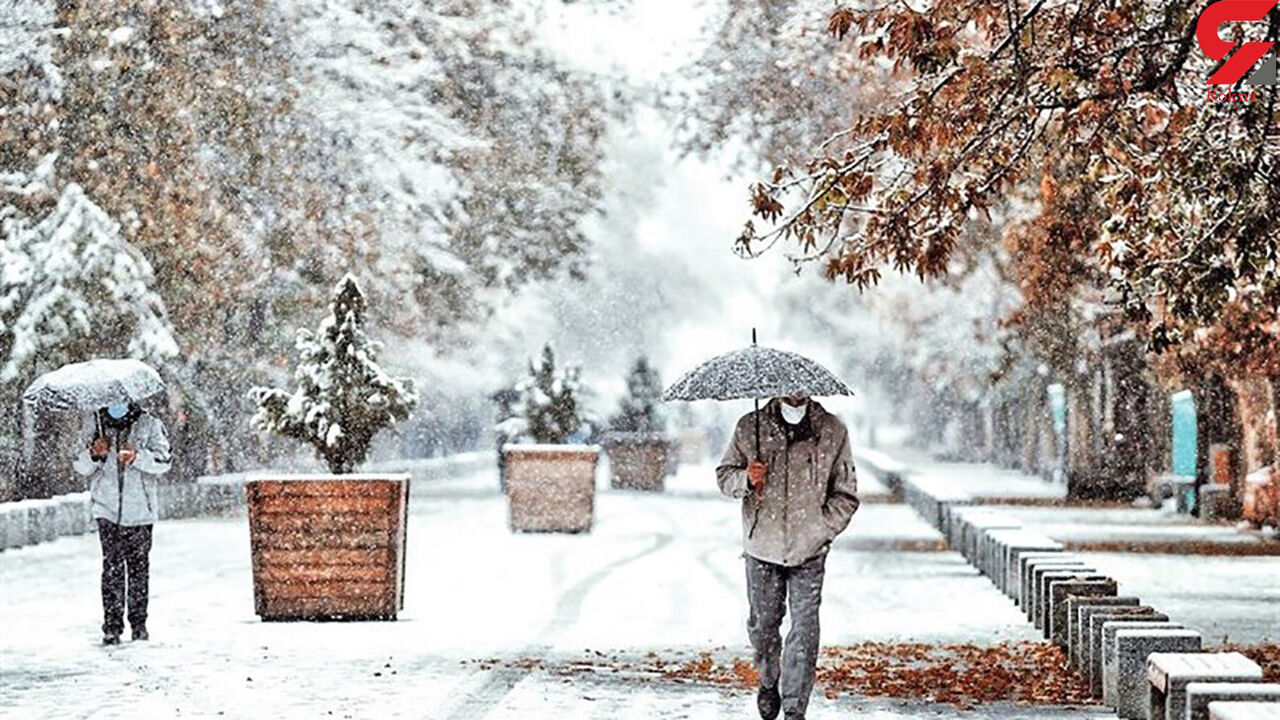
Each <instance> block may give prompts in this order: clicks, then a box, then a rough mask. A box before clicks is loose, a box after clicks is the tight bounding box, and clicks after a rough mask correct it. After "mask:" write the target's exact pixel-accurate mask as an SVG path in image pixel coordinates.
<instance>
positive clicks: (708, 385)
mask: <svg viewBox="0 0 1280 720" xmlns="http://www.w3.org/2000/svg"><path fill="white" fill-rule="evenodd" d="M852 394H853V390H850V389H849V386H848V385H845V384H844V382H842V381H841V380H840V378H837V377H836V376H835V375H834V374H832V373H831V371H830V370H828V369H826V368H824V367H822V366H821V365H819V364H818V363H816V362H814V361H813V360H810V359H809V358H807V357H805V356H803V355H797V354H796V353H793V352H787V351H786V350H777V349H774V348H769V347H762V346H759V345H755V344H752V345H751V346H750V347H746V348H743V349H741V350H734V351H733V352H728V353H725V354H723V355H718V356H716V357H713V358H711V359H710V360H708V361H706V362H704V363H702V364H701V365H699V366H698V367H696V368H694V369H692V370H690V371H689V372H687V373H685V374H684V376H683V377H681V378H680V379H679V380H677V381H676V382H675V383H674V384H673V385H672V386H671V387H669V388H667V391H666V392H665V393H664V394H663V396H662V399H663V400H666V401H671V400H736V399H739V398H768V397H785V396H787V395H804V396H806V397H812V396H815V395H852Z"/></svg>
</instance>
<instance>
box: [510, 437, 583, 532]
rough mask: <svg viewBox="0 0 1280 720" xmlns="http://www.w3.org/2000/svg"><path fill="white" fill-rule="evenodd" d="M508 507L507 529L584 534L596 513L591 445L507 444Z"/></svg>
mask: <svg viewBox="0 0 1280 720" xmlns="http://www.w3.org/2000/svg"><path fill="white" fill-rule="evenodd" d="M502 451H503V455H504V457H505V464H506V474H507V501H508V502H507V505H508V507H509V509H510V524H511V529H512V530H524V531H533V532H586V531H588V530H590V529H591V522H592V519H593V517H594V511H595V494H596V489H595V488H596V465H597V463H598V462H599V459H600V449H599V448H598V447H596V446H594V445H507V446H505V447H504V448H503V450H502Z"/></svg>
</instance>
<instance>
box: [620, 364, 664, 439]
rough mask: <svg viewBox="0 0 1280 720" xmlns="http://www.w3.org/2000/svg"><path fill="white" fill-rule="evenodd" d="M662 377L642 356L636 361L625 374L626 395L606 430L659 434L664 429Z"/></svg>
mask: <svg viewBox="0 0 1280 720" xmlns="http://www.w3.org/2000/svg"><path fill="white" fill-rule="evenodd" d="M662 391H663V387H662V378H661V377H659V375H658V371H657V369H656V368H654V367H653V366H652V365H650V364H649V359H648V358H647V357H645V356H643V355H641V356H640V357H639V358H636V362H635V364H634V365H632V366H631V372H630V373H628V375H627V394H626V395H624V396H623V397H622V400H621V402H620V403H619V407H618V414H617V415H614V416H613V417H612V418H611V419H610V421H609V427H610V428H611V429H613V430H618V431H622V432H643V433H659V432H662V431H663V430H665V429H666V423H665V421H664V420H663V417H662V411H661V405H662Z"/></svg>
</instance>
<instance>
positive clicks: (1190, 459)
mask: <svg viewBox="0 0 1280 720" xmlns="http://www.w3.org/2000/svg"><path fill="white" fill-rule="evenodd" d="M1169 404H1170V405H1171V406H1172V408H1173V457H1172V459H1171V460H1172V462H1171V465H1172V467H1173V474H1174V475H1182V476H1186V477H1194V476H1195V474H1196V401H1195V399H1194V398H1192V397H1191V391H1190V390H1183V391H1181V392H1176V393H1174V394H1173V395H1172V396H1171V397H1170V398H1169Z"/></svg>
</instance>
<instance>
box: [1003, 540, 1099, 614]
mask: <svg viewBox="0 0 1280 720" xmlns="http://www.w3.org/2000/svg"><path fill="white" fill-rule="evenodd" d="M1074 559H1076V558H1075V556H1074V555H1072V554H1071V553H1068V552H1067V551H1066V550H1028V551H1025V552H1019V553H1018V554H1017V556H1016V557H1014V558H1011V559H1010V563H1009V577H1008V579H1007V580H1006V582H1005V594H1006V595H1008V596H1009V597H1011V598H1013V602H1014V604H1016V605H1017V606H1018V607H1022V578H1023V576H1024V575H1026V573H1027V562H1028V561H1029V560H1045V561H1049V560H1074ZM1081 562H1083V561H1081Z"/></svg>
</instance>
